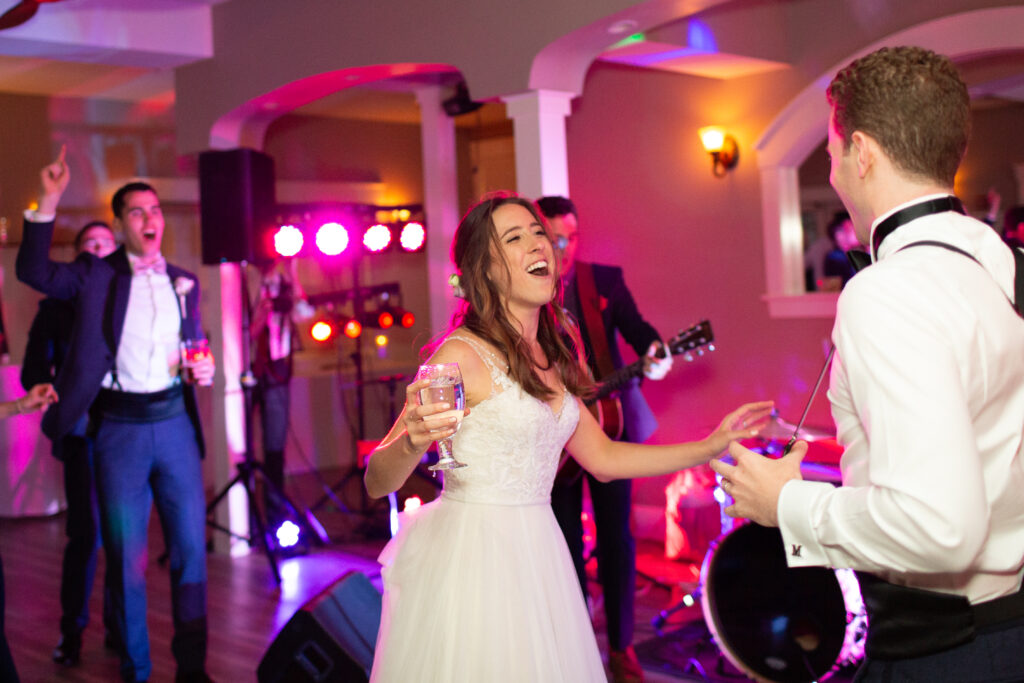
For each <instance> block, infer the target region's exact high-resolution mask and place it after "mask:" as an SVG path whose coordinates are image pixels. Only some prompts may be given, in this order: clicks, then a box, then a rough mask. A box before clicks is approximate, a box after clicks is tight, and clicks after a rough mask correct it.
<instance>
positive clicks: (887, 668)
mask: <svg viewBox="0 0 1024 683" xmlns="http://www.w3.org/2000/svg"><path fill="white" fill-rule="evenodd" d="M868 628H869V629H870V628H871V625H870V624H868ZM853 680H854V683H1021V682H1022V681H1024V618H1022V619H1016V620H1014V621H1010V622H1006V623H1004V624H998V625H996V626H991V627H988V628H981V629H978V635H977V637H976V638H975V639H974V640H972V641H971V642H969V643H965V644H964V645H960V646H959V647H955V648H953V649H952V650H946V651H945V652H939V653H938V654H934V655H926V656H924V657H914V658H913V659H901V660H896V661H880V660H873V659H870V658H868V659H865V660H864V662H863V663H862V664H861V666H860V668H859V669H858V670H857V675H856V676H855V677H854V679H853Z"/></svg>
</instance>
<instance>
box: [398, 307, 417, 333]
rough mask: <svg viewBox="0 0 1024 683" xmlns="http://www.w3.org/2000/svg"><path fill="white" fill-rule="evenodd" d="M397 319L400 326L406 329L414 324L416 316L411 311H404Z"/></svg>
mask: <svg viewBox="0 0 1024 683" xmlns="http://www.w3.org/2000/svg"><path fill="white" fill-rule="evenodd" d="M399 320H400V322H401V324H402V327H404V328H406V329H408V328H410V327H412V326H413V325H415V324H416V316H414V315H413V314H412V312H411V311H406V312H405V313H403V314H402V317H401V318H400V319H399Z"/></svg>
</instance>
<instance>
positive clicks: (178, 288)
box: [174, 277, 196, 318]
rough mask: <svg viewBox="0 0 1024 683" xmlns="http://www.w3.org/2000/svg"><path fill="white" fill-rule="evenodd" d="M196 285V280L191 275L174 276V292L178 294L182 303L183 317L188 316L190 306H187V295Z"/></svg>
mask: <svg viewBox="0 0 1024 683" xmlns="http://www.w3.org/2000/svg"><path fill="white" fill-rule="evenodd" d="M195 286H196V281H195V280H193V279H192V278H190V277H178V278H174V293H175V294H177V295H178V301H179V302H180V303H181V317H182V318H187V317H188V308H187V307H186V306H185V297H186V296H188V293H189V292H191V291H192V288H193V287H195Z"/></svg>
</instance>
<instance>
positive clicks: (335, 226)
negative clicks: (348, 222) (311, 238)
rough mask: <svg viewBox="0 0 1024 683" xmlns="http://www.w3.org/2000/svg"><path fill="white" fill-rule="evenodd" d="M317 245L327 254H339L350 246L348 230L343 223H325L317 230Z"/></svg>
mask: <svg viewBox="0 0 1024 683" xmlns="http://www.w3.org/2000/svg"><path fill="white" fill-rule="evenodd" d="M316 246H317V248H318V249H319V250H320V251H321V252H322V253H324V254H326V255H327V256H337V255H338V254H340V253H341V252H343V251H345V249H346V248H347V247H348V230H346V229H345V226H343V225H342V224H341V223H324V224H323V225H321V226H320V229H319V230H317V231H316Z"/></svg>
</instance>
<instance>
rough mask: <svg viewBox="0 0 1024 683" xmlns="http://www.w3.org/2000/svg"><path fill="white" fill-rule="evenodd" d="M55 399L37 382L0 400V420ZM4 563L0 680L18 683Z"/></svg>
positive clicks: (0, 600)
mask: <svg viewBox="0 0 1024 683" xmlns="http://www.w3.org/2000/svg"><path fill="white" fill-rule="evenodd" d="M56 400H57V392H56V391H54V390H53V386H52V385H50V384H37V385H35V386H34V387H32V388H31V389H29V392H28V393H27V394H25V395H24V396H22V397H21V398H19V399H16V400H14V401H4V402H0V420H2V419H4V418H8V417H10V416H11V415H24V414H26V413H33V412H35V411H37V410H40V409H42V408H46V407H47V406H48V405H50V404H51V403H53V402H55V401H56ZM4 595H5V592H4V565H3V562H2V561H0V681H4V683H18V680H19V679H18V671H17V669H15V668H14V658H13V657H11V649H10V648H9V647H8V646H7V632H6V631H5V630H4V614H5V610H6V600H5V598H4Z"/></svg>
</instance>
